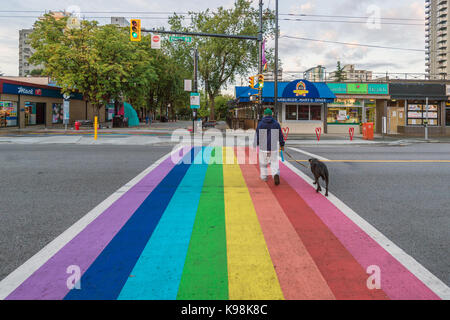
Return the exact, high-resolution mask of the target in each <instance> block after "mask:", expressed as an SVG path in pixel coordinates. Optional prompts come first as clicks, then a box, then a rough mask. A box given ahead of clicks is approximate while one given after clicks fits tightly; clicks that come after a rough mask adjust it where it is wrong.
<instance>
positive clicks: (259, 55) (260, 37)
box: [258, 0, 263, 121]
mask: <svg viewBox="0 0 450 320" xmlns="http://www.w3.org/2000/svg"><path fill="white" fill-rule="evenodd" d="M262 37H263V1H262V0H259V31H258V74H260V75H262V72H263V65H262V56H263V52H262V40H263V39H262ZM262 106H263V105H262V88H261V86H258V121H259V120H261V118H262Z"/></svg>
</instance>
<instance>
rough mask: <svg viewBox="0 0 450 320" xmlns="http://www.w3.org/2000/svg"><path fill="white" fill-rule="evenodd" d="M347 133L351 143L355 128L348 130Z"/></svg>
mask: <svg viewBox="0 0 450 320" xmlns="http://www.w3.org/2000/svg"><path fill="white" fill-rule="evenodd" d="M348 133H349V134H350V141H353V137H354V135H355V128H350V129H348Z"/></svg>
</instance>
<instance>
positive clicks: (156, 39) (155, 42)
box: [152, 35, 161, 49]
mask: <svg viewBox="0 0 450 320" xmlns="http://www.w3.org/2000/svg"><path fill="white" fill-rule="evenodd" d="M152 49H161V37H160V36H158V35H154V36H152Z"/></svg>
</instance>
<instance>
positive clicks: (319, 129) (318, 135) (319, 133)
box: [316, 128, 322, 141]
mask: <svg viewBox="0 0 450 320" xmlns="http://www.w3.org/2000/svg"><path fill="white" fill-rule="evenodd" d="M321 135H322V128H316V137H317V141H320V136H321Z"/></svg>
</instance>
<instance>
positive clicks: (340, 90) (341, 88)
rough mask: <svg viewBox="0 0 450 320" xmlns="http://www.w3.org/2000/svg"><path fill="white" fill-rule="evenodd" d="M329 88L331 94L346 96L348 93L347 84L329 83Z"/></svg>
mask: <svg viewBox="0 0 450 320" xmlns="http://www.w3.org/2000/svg"><path fill="white" fill-rule="evenodd" d="M327 86H328V88H330V90H331V92H333V93H334V94H346V93H347V84H346V83H327Z"/></svg>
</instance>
